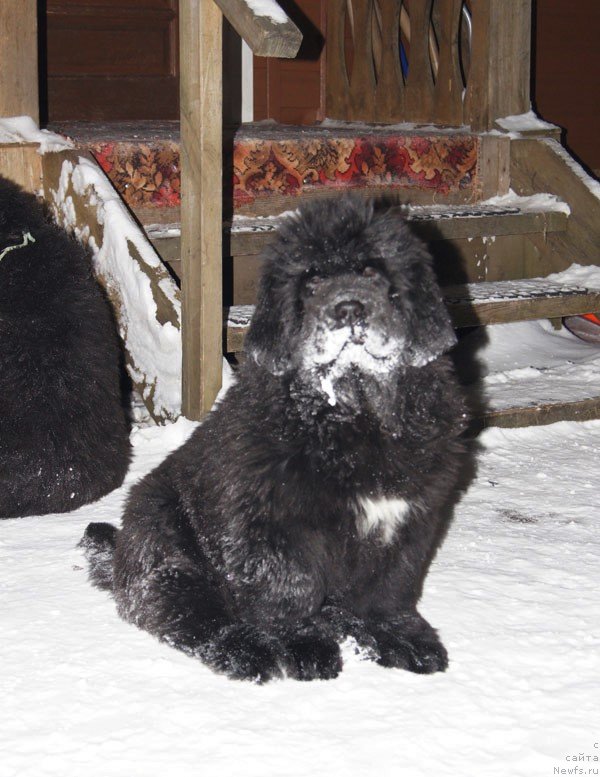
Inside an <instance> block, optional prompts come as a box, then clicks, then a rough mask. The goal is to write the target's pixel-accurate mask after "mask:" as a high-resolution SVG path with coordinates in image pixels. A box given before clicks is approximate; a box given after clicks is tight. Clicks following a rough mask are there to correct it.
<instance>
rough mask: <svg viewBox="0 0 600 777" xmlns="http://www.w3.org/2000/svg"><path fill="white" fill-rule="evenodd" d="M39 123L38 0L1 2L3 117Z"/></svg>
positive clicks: (0, 99)
mask: <svg viewBox="0 0 600 777" xmlns="http://www.w3.org/2000/svg"><path fill="white" fill-rule="evenodd" d="M1 116H31V118H32V119H33V120H34V121H35V122H37V123H39V120H40V109H39V87H38V43H37V0H2V1H1V2H0V117H1Z"/></svg>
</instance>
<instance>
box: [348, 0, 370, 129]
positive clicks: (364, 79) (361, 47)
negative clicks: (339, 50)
mask: <svg viewBox="0 0 600 777" xmlns="http://www.w3.org/2000/svg"><path fill="white" fill-rule="evenodd" d="M350 2H351V5H352V16H351V17H350V18H351V21H352V39H353V42H354V60H353V64H352V73H351V75H350V105H349V112H348V118H349V119H350V120H351V121H373V115H374V110H375V87H376V80H375V68H374V65H373V35H372V29H373V0H350Z"/></svg>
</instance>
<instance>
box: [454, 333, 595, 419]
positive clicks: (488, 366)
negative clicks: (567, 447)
mask: <svg viewBox="0 0 600 777" xmlns="http://www.w3.org/2000/svg"><path fill="white" fill-rule="evenodd" d="M486 341H487V342H486V343H485V344H484V345H483V347H481V346H480V341H479V342H478V340H477V335H476V334H471V335H469V336H467V337H465V338H463V339H462V340H461V342H460V344H459V346H458V349H457V352H456V359H457V363H458V364H459V365H460V364H463V363H464V364H469V363H470V362H471V360H472V358H473V355H474V356H475V358H476V360H477V362H478V364H479V365H480V369H481V372H482V374H483V377H482V379H481V382H480V383H479V384H475V385H472V386H471V387H470V390H471V392H472V393H473V394H474V396H475V397H483V399H484V401H485V405H484V407H483V408H482V412H483V414H485V415H486V416H487V422H488V423H491V424H492V425H501V426H522V425H524V424H525V425H531V424H536V423H551V422H553V421H557V420H563V419H577V418H578V419H582V418H593V417H600V348H599V347H598V346H597V345H594V344H592V343H586V342H583V341H582V340H579V339H578V338H576V337H574V336H573V335H572V334H570V332H568V331H567V330H566V329H564V328H562V329H560V330H555V329H554V328H553V327H552V325H551V324H550V323H549V322H548V321H527V322H520V323H513V324H503V325H496V326H489V327H487V329H486ZM473 346H474V347H473ZM469 354H470V355H469ZM475 404H476V406H479V407H481V403H480V402H476V403H475Z"/></svg>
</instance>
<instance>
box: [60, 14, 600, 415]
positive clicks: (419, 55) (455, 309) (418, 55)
mask: <svg viewBox="0 0 600 777" xmlns="http://www.w3.org/2000/svg"><path fill="white" fill-rule="evenodd" d="M215 4H216V5H218V7H219V8H220V9H221V11H223V13H225V14H228V18H230V21H231V22H232V23H233V24H234V26H235V25H236V20H238V21H239V19H241V18H242V16H241V15H240V13H238V11H239V10H240V9H242V10H244V13H245V14H246V16H247V21H248V25H249V26H248V29H246V28H245V25H241V26H240V28H239V29H238V32H240V34H241V35H242V36H243V37H244V38H245V39H246V40H247V42H249V43H250V45H251V46H253V45H254V44H253V41H252V40H250V39H249V38H251V37H252V35H250V33H252V34H254V32H256V31H262V32H261V35H263V33H264V32H265V24H267V27H269V25H270V24H271V23H270V22H268V23H266V22H265V17H261V18H258V17H257V16H256V14H255V13H254V12H250V10H249V8H250V7H249V6H248V5H247V3H246V2H244V1H243V0H227V2H226V1H225V0H215ZM513 6H514V7H513ZM183 7H184V8H186V7H187V5H184V6H183ZM327 7H328V11H327V13H328V24H327V37H328V40H327V57H326V68H325V71H326V72H325V73H324V82H323V86H324V88H325V93H326V111H327V115H328V116H330V117H331V118H330V120H328V121H326V122H324V123H323V124H321V125H317V126H313V127H309V128H307V127H301V128H300V127H283V126H278V125H275V124H270V125H269V124H267V125H260V126H256V125H245V126H242V127H240V128H239V129H238V131H237V132H236V133H235V135H234V134H233V133H230V132H227V131H226V132H225V133H224V134H222V133H221V129H222V128H221V124H220V117H221V111H220V107H221V103H220V98H219V95H218V88H219V89H220V81H219V78H218V77H217V76H218V73H219V72H220V63H219V56H220V47H219V45H218V39H219V40H220V38H218V36H220V24H221V20H220V17H219V14H218V13H217V12H216V10H215V6H214V5H213V4H211V3H208V2H207V3H204V2H203V3H200V2H198V0H194V2H192V3H190V9H189V11H190V12H189V14H188V15H187V16H185V18H184V17H183V16H182V26H181V29H182V32H183V39H182V125H181V127H182V137H181V140H180V138H179V128H178V126H177V125H175V124H171V125H170V126H169V127H166V128H165V127H163V128H162V129H161V130H159V131H158V132H153V133H149V128H148V127H145V128H144V127H134V128H131V127H130V128H129V134H127V132H125V133H124V134H123V133H122V134H121V136H119V135H116V136H114V135H110V134H108V135H104V136H102V134H100V135H98V134H97V135H96V137H87V138H86V137H84V136H83V135H81V134H79V136H78V132H79V133H80V130H78V131H77V132H71V131H70V130H69V128H68V127H64V128H62V129H63V131H65V132H66V133H67V134H70V135H72V136H73V137H75V139H77V140H79V141H80V147H81V148H82V150H87V151H89V152H91V153H92V154H93V155H94V156H95V158H96V160H97V161H98V163H99V164H100V165H101V167H102V169H103V170H104V171H105V172H106V174H107V175H108V177H109V178H110V180H111V182H112V184H113V185H114V187H115V188H116V189H117V191H118V192H119V193H120V195H121V197H122V198H123V200H124V202H125V203H126V204H127V205H128V207H129V208H130V209H131V211H132V213H133V214H134V215H135V217H136V218H137V220H138V222H139V224H140V225H141V226H142V227H143V228H144V229H145V230H146V234H147V236H148V238H149V239H150V240H151V241H152V244H153V246H154V248H155V249H156V251H157V252H158V254H159V255H160V256H161V257H162V264H160V267H157V266H155V265H154V264H153V262H152V261H146V270H145V271H147V272H150V273H151V274H152V288H153V289H155V290H156V293H157V294H159V293H163V292H164V289H165V288H167V285H168V284H166V280H165V279H166V276H165V268H168V271H169V273H170V275H171V278H170V279H168V280H169V281H170V282H172V279H176V281H177V282H178V283H179V284H180V286H181V303H182V315H181V330H182V340H183V391H182V395H183V408H184V412H186V413H187V414H188V415H190V417H199V416H200V415H201V414H202V412H205V411H206V410H207V409H208V407H210V402H211V401H212V399H211V397H214V394H215V393H216V391H215V389H216V388H218V380H219V375H220V358H221V348H220V346H221V341H222V345H223V350H225V351H227V352H238V351H239V350H240V348H242V344H243V337H244V333H245V330H246V328H247V325H248V321H249V317H250V316H251V312H252V304H253V302H254V300H255V295H256V279H257V276H258V273H259V270H260V261H261V260H260V253H261V250H262V248H263V247H264V245H265V243H266V241H268V240H269V239H270V238H271V237H272V235H273V232H274V231H275V230H276V229H277V225H278V223H279V219H280V218H282V217H283V216H282V214H283V213H284V212H285V211H286V210H290V209H294V208H296V207H297V205H298V204H299V203H300V202H302V201H304V200H306V199H311V198H315V197H332V196H336V195H338V194H339V192H340V191H342V190H347V189H356V190H360V191H361V192H363V193H365V194H368V195H376V196H380V195H382V194H385V195H392V196H393V197H394V198H395V201H396V202H397V203H398V206H399V207H400V206H402V207H405V209H406V217H407V218H408V220H409V221H410V222H411V223H412V225H413V228H414V230H415V231H416V232H417V233H418V234H419V235H421V236H422V238H423V239H424V240H426V241H427V242H428V244H429V246H430V248H431V251H432V254H433V256H434V260H435V266H436V271H437V274H438V277H439V280H440V283H441V285H442V287H443V289H444V294H445V297H446V300H447V304H448V306H449V309H450V312H451V314H452V317H453V319H454V321H455V324H456V326H457V327H459V328H465V327H473V326H483V325H488V324H495V323H507V322H513V321H522V320H531V319H537V318H541V317H543V318H551V319H554V320H560V319H561V318H562V317H563V316H565V315H573V314H579V313H585V312H594V311H597V310H598V309H599V307H600V304H599V297H598V289H600V281H599V282H598V283H596V282H594V284H592V285H593V288H587V287H586V286H585V284H584V285H582V286H581V285H579V286H578V285H577V284H573V283H572V282H571V280H569V279H568V277H567V278H565V279H562V280H561V278H560V276H559V279H558V280H556V279H555V280H553V281H552V282H550V281H548V280H547V279H545V277H546V276H548V275H550V274H551V273H557V272H558V273H560V272H561V271H565V270H567V268H568V267H569V266H570V265H572V264H574V263H576V264H582V265H598V264H599V262H598V258H599V257H598V247H599V245H600V194H599V188H598V184H597V183H596V182H594V181H592V180H591V179H590V178H589V177H587V176H586V175H585V173H584V172H583V171H582V170H581V168H579V167H578V166H577V165H576V164H575V163H574V161H573V160H572V159H571V158H570V157H569V156H568V154H566V152H565V151H564V149H563V148H562V147H561V146H560V142H559V138H560V131H559V130H558V128H555V127H552V126H551V125H548V124H546V123H544V122H537V123H536V120H535V117H532V115H531V114H530V113H529V114H528V113H527V112H528V111H529V110H530V101H529V86H528V85H529V78H530V67H529V54H530V24H531V0H515V2H514V4H511V14H506V7H505V2H504V0H478V2H477V3H465V2H463V0H422V2H418V3H411V5H410V8H409V10H408V17H407V8H405V6H404V4H402V3H400V2H397V1H396V0H381V2H378V3H375V2H374V0H332V2H331V3H328V6H327ZM401 9H402V10H401ZM234 11H235V12H234ZM187 13H188V12H187V11H186V14H187ZM402 14H404V17H402ZM465 15H466V16H468V17H470V20H471V24H470V26H471V27H472V34H471V33H469V35H468V36H466V32H467V31H466V28H465V25H464V18H463V17H465ZM246 16H244V18H246ZM461 20H462V21H461ZM399 24H400V29H401V36H399V35H398V25H399ZM348 25H349V26H348ZM275 26H277V25H275ZM280 26H281V25H280ZM292 28H293V25H291V26H290V25H289V24H287V23H286V24H284V25H282V26H281V30H280V31H279V32H276V31H274V30H271V29H270V28H269V29H268V30H267V35H266V40H271V38H272V37H273V35H275V38H273V40H275V39H276V40H280V41H284V40H285V38H286V36H287V35H288V33H289V34H291V35H292V37H294V40H295V42H294V45H293V46H292V45H286V46H284V49H285V50H286V51H287V56H293V52H294V50H295V47H296V46H297V35H296V33H297V32H298V31H297V30H295V28H293V29H292ZM236 29H237V28H236ZM189 30H192V31H193V35H192V34H188V31H189ZM211 30H212V31H213V32H214V35H213V36H212V37H211V33H210V31H211ZM199 31H200V32H201V34H200V36H199V37H198V32H199ZM249 31H250V32H249ZM253 31H254V32H253ZM280 33H281V34H282V35H283V37H282V38H281V39H280V38H278V37H277V36H278V35H279V34H280ZM194 36H196V37H194ZM465 36H466V37H465ZM263 37H264V36H263ZM254 43H256V42H254ZM259 48H260V46H259ZM276 48H277V47H276ZM400 49H402V52H401V51H400ZM255 50H256V51H257V53H261V52H259V51H258V49H255ZM278 52H279V49H278V48H277V51H276V52H275V51H274V52H271V53H275V55H277V54H278ZM401 53H402V54H403V56H404V57H405V56H406V55H407V53H408V67H407V68H406V67H405V64H402V66H400V59H401V57H400V54H401ZM350 63H351V64H350ZM206 79H208V81H207V83H209V82H210V84H211V90H208V91H206V92H205V91H203V90H200V91H201V95H200V97H198V90H197V89H194V87H193V85H194V84H196V85H197V84H198V83H204V81H205V80H206ZM217 82H218V88H217V86H216V85H217ZM213 86H214V87H215V88H214V89H213V88H212V87H213ZM504 117H508V118H504ZM519 117H522V119H520V118H519ZM532 119H533V120H532ZM368 122H372V124H369V123H368ZM97 129H98V128H96V130H97ZM104 129H108V130H109V131H110V132H112V131H113V129H114V128H104ZM102 131H104V130H102ZM161 133H162V134H161ZM165 133H166V134H165ZM169 133H170V135H169ZM167 135H168V136H167ZM223 137H224V138H225V142H224V145H223V144H222V143H221V141H222V139H223ZM180 147H181V154H180ZM221 155H222V157H221ZM180 156H181V162H180ZM222 158H223V160H224V161H223V168H224V169H225V170H226V171H227V174H226V175H225V177H224V178H223V193H224V197H223V203H224V208H223V212H222V213H221V207H220V204H221V200H222V198H221V175H220V173H221V169H222V168H221V159H222ZM217 160H218V164H217ZM181 166H182V167H183V170H184V175H183V178H184V183H185V181H187V182H188V183H187V184H185V185H186V186H188V187H189V188H188V189H187V191H188V194H187V195H186V196H184V198H183V200H182V201H181V200H180V198H179V193H180V190H181V187H180V180H179V179H180V174H179V169H180V167H181ZM55 167H56V165H55ZM63 172H64V167H63ZM231 173H232V175H231ZM53 175H54V176H55V178H56V175H55V174H54V173H53ZM61 176H62V173H61ZM48 186H49V187H50V188H51V186H52V184H51V181H49V182H48ZM57 186H58V184H57ZM184 189H185V186H184ZM88 212H89V208H88ZM180 223H181V227H180ZM134 259H135V257H134ZM149 268H150V269H149ZM161 273H162V274H161ZM221 276H223V278H224V283H223V285H221ZM172 298H173V293H172V290H171V291H169V293H168V294H167V295H166V296H165V295H164V293H163V298H162V299H161V304H160V305H158V306H157V307H158V308H160V307H161V306H162V312H161V313H160V315H158V316H157V318H158V319H159V324H160V325H161V326H162V323H161V322H162V321H164V320H167V319H168V321H169V322H170V321H175V319H176V318H178V316H179V313H178V312H177V315H176V316H171V317H170V318H169V316H170V313H169V310H168V306H169V304H171V303H169V300H170V299H172ZM175 302H178V300H175ZM222 303H224V305H225V314H224V315H222V313H223V305H222ZM118 304H119V301H118V300H117V307H118ZM571 378H572V375H571ZM555 379H556V380H558V377H557V378H554V377H553V378H552V380H555ZM147 393H148V397H149V402H150V404H151V402H152V391H148V392H147ZM550 393H552V392H550ZM562 397H563V400H564V393H563V394H562ZM581 402H583V403H584V404H583V405H581V403H580V402H579V400H576V401H575V402H564V401H562V402H559V401H555V400H554V399H553V400H552V401H551V403H550V404H551V405H552V409H551V410H550V411H544V412H543V413H541V412H539V413H537V416H535V417H536V418H537V419H538V421H539V419H542V418H543V419H550V420H557V419H559V418H575V417H582V413H583V415H584V416H585V417H590V416H600V387H598V390H597V392H596V393H595V394H594V395H593V396H590V395H589V387H588V391H587V393H586V395H585V397H583V398H581ZM578 403H579V404H578ZM567 406H568V407H567ZM523 407H526V408H529V410H530V409H531V408H534V409H535V408H541V407H545V408H547V407H549V404H548V402H546V398H545V397H542V396H538V397H534V398H530V399H529V400H527V402H525V403H524V404H523ZM513 410H514V412H512V410H510V408H509V409H508V412H507V408H506V407H504V408H503V409H502V414H503V415H502V419H503V420H499V419H500V415H499V413H495V412H494V410H493V408H492V410H491V411H490V412H488V416H487V418H488V419H494V418H495V419H496V420H495V421H494V422H498V423H505V424H506V423H514V424H517V423H531V422H532V420H531V417H530V418H529V420H528V419H527V418H524V415H523V413H521V412H520V411H519V410H518V408H517V409H514V408H513ZM507 419H509V420H507ZM510 419H512V420H510Z"/></svg>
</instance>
